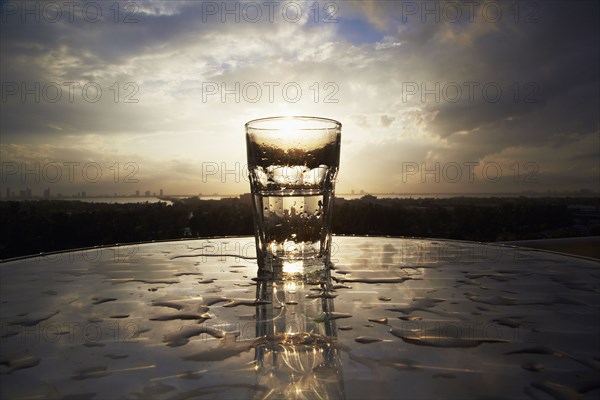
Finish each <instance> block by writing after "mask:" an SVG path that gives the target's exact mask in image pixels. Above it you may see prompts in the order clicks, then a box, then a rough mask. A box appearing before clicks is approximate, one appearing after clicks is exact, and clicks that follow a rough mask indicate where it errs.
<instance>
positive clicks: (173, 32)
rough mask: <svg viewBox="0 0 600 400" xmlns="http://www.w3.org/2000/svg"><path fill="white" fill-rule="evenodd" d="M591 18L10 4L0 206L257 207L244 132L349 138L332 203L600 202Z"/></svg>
mask: <svg viewBox="0 0 600 400" xmlns="http://www.w3.org/2000/svg"><path fill="white" fill-rule="evenodd" d="M598 12H599V9H598V3H597V2H588V1H582V2H572V1H564V2H554V1H530V2H516V3H515V2H500V1H478V2H458V1H456V2H435V1H426V2H424V1H361V2H351V1H338V2H328V1H318V2H316V1H312V0H311V1H308V2H304V1H292V2H290V1H274V2H263V1H258V2H256V1H241V2H234V1H229V2H221V1H219V2H207V1H204V2H201V1H164V2H162V1H131V2H121V3H117V2H114V1H110V2H109V1H107V2H104V1H96V2H87V1H72V2H70V3H69V2H62V1H56V2H21V1H19V2H11V1H8V2H3V3H2V10H1V25H0V30H1V35H0V45H1V48H0V51H1V61H0V66H1V71H0V78H1V82H2V87H1V90H2V94H1V96H2V97H1V115H0V120H1V122H0V129H1V132H0V133H1V139H0V146H1V147H0V155H1V158H2V159H1V161H2V182H1V185H2V190H1V193H0V195H1V196H2V197H4V196H5V194H6V188H7V187H8V188H10V190H11V191H14V192H16V193H17V194H18V192H19V190H22V189H24V188H25V187H30V188H32V189H33V192H34V194H41V191H42V190H43V189H44V188H47V187H49V188H50V189H51V192H52V194H56V193H59V192H60V193H63V194H73V193H77V192H78V191H86V192H87V193H88V195H90V194H111V195H112V194H113V193H119V194H120V193H124V194H130V193H133V192H135V191H136V190H140V191H141V192H142V193H144V192H145V191H146V190H150V191H151V192H156V193H158V191H159V189H161V188H162V189H164V191H165V193H167V194H198V193H203V194H212V193H215V192H218V193H221V194H237V193H242V192H248V186H249V184H248V181H247V178H246V174H247V171H246V168H245V157H246V152H245V141H244V129H243V125H244V123H245V122H246V121H248V120H251V119H254V118H260V117H266V116H273V115H294V114H295V115H316V116H323V117H329V118H333V119H336V120H339V121H341V122H342V124H343V130H342V136H343V139H342V156H341V166H340V174H339V180H338V186H337V191H338V193H348V192H350V191H352V190H354V191H356V192H359V191H360V190H364V191H365V192H371V193H383V192H386V193H388V192H396V193H459V192H460V193H476V192H479V193H481V192H486V193H487V192H521V191H539V192H544V191H547V190H556V191H564V190H569V191H570V190H579V189H581V188H587V189H591V190H596V191H598V190H599V189H600V188H599V176H600V171H599V160H600V154H599V149H600V143H599V137H600V135H599V114H598V113H599V111H598V110H599V109H600V104H599V98H598V96H599V89H600V88H599V74H598V70H599V67H600V65H599V49H600V44H599V37H600V36H599V27H598V21H597V16H598Z"/></svg>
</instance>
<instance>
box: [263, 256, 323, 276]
mask: <svg viewBox="0 0 600 400" xmlns="http://www.w3.org/2000/svg"><path fill="white" fill-rule="evenodd" d="M330 267H331V265H330V262H329V261H328V260H326V259H325V258H323V257H315V258H307V259H288V258H279V257H274V256H272V255H267V256H263V257H260V256H259V257H258V271H259V277H261V278H271V279H284V280H289V279H299V278H309V279H311V278H315V279H321V278H323V277H325V276H326V275H327V273H328V272H329V270H330Z"/></svg>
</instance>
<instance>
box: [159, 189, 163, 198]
mask: <svg viewBox="0 0 600 400" xmlns="http://www.w3.org/2000/svg"><path fill="white" fill-rule="evenodd" d="M162 196H163V190H162V189H160V197H162Z"/></svg>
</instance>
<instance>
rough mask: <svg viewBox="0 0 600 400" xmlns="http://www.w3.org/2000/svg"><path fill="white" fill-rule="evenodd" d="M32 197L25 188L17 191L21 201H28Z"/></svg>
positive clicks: (28, 189) (29, 190)
mask: <svg viewBox="0 0 600 400" xmlns="http://www.w3.org/2000/svg"><path fill="white" fill-rule="evenodd" d="M31 197H32V194H31V189H30V188H26V189H25V190H19V198H21V199H30V198H31Z"/></svg>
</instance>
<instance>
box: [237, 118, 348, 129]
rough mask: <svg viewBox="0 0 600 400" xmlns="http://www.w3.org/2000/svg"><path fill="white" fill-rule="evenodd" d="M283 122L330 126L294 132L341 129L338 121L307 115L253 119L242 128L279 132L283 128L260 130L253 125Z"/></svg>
mask: <svg viewBox="0 0 600 400" xmlns="http://www.w3.org/2000/svg"><path fill="white" fill-rule="evenodd" d="M285 120H296V121H300V120H306V121H313V122H321V123H323V124H329V125H330V126H323V127H316V128H315V127H308V128H302V127H294V130H295V131H304V130H306V131H328V130H331V129H341V128H342V123H341V122H339V121H336V120H335V119H331V118H325V117H312V116H307V115H289V116H288V115H281V116H275V117H264V118H257V119H253V120H251V121H248V122H246V124H245V125H244V127H245V128H246V131H247V130H248V129H251V130H255V131H281V130H284V129H285V127H275V128H261V127H256V126H253V125H257V124H261V123H266V122H270V121H285Z"/></svg>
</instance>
